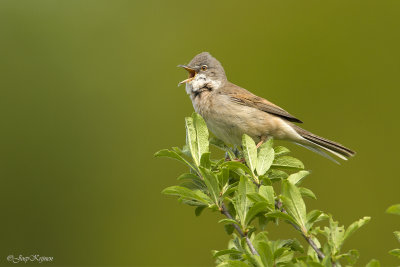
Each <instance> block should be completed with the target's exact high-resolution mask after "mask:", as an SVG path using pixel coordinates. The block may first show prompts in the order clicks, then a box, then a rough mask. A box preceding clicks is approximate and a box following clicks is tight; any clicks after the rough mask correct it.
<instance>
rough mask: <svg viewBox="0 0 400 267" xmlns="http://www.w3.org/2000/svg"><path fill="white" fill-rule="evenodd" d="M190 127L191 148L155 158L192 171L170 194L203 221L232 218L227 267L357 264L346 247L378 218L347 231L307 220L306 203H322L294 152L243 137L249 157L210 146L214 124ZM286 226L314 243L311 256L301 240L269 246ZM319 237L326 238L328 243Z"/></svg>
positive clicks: (223, 254)
mask: <svg viewBox="0 0 400 267" xmlns="http://www.w3.org/2000/svg"><path fill="white" fill-rule="evenodd" d="M185 126H186V145H185V146H183V148H182V149H180V148H177V147H174V148H172V149H169V150H168V149H164V150H161V151H159V152H157V153H156V154H155V156H156V157H169V158H173V159H175V160H178V161H180V162H181V163H184V164H185V165H187V166H188V167H189V172H187V173H184V174H182V175H180V176H179V177H178V180H179V181H180V182H181V183H180V185H177V186H171V187H168V188H166V189H164V190H163V193H164V194H167V195H174V196H177V197H178V200H179V201H180V202H182V203H185V204H187V205H190V206H194V207H195V214H196V216H200V214H201V213H202V211H203V210H205V209H209V210H211V211H217V212H219V213H221V214H223V215H224V216H225V217H226V218H224V219H221V220H220V221H219V222H220V223H223V224H224V228H225V230H226V232H227V233H228V234H229V235H231V236H232V239H231V240H230V242H229V244H228V249H225V250H220V251H214V252H213V256H214V258H215V259H216V264H217V265H218V266H219V267H223V266H254V267H272V266H284V265H285V266H286V265H290V266H328V267H329V266H341V264H342V262H343V261H346V263H347V264H348V265H353V264H355V262H356V261H357V259H358V256H359V255H358V252H357V251H356V250H350V251H348V252H342V246H343V243H344V242H345V241H346V240H347V239H348V237H350V236H351V235H352V234H353V233H354V232H355V231H356V230H357V229H359V228H360V227H362V226H363V225H364V224H366V223H367V222H368V221H369V220H370V218H369V217H364V218H362V219H360V220H358V221H356V222H354V223H353V224H351V225H350V226H349V227H348V228H347V229H345V228H344V227H343V226H339V224H338V222H336V221H334V220H333V218H332V216H331V215H328V214H326V213H324V212H322V211H319V210H312V211H309V212H307V208H306V204H305V201H304V198H311V199H316V196H315V194H314V193H313V192H312V191H311V190H310V189H308V188H305V187H302V186H301V183H302V181H303V180H304V179H305V178H306V177H307V176H308V175H309V172H308V171H307V170H305V169H304V164H303V163H302V162H301V161H300V160H298V159H296V158H294V157H292V156H290V155H289V153H290V151H289V150H288V149H287V148H285V147H282V146H274V144H273V140H272V139H269V140H268V141H267V142H265V143H264V144H262V145H261V146H260V147H259V148H257V147H256V145H255V142H254V140H253V139H252V138H251V137H249V136H247V135H243V138H242V149H241V150H240V151H234V150H232V149H231V148H230V147H228V146H226V145H225V144H224V143H223V142H222V141H220V140H218V139H215V138H211V139H209V133H208V129H207V127H206V124H205V122H204V120H203V119H202V118H201V116H200V115H198V114H196V113H194V114H193V115H192V116H191V117H188V118H186V119H185ZM210 144H212V145H214V146H216V147H218V148H220V149H222V150H223V151H225V152H226V153H227V155H228V159H225V158H222V159H212V158H211V153H210V149H209V146H210ZM278 192H279V193H278ZM280 220H281V221H284V222H286V223H289V224H290V225H292V226H293V227H294V228H295V229H296V230H297V231H299V232H300V234H301V236H302V237H303V238H304V239H305V240H306V241H307V243H308V248H307V250H305V249H304V247H303V246H302V245H301V244H300V242H299V241H297V240H296V239H289V240H275V241H272V240H269V239H268V236H267V233H266V232H265V231H264V229H265V228H266V227H267V226H268V224H269V223H275V224H278V222H279V221H280ZM235 230H236V232H237V234H235V233H234V231H235ZM318 237H324V240H325V242H324V243H321V242H320V240H319V238H318Z"/></svg>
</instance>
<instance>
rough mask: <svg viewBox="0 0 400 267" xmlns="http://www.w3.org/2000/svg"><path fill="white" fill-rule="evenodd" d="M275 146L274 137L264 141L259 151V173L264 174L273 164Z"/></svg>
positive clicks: (257, 168) (257, 167)
mask: <svg viewBox="0 0 400 267" xmlns="http://www.w3.org/2000/svg"><path fill="white" fill-rule="evenodd" d="M272 146H273V139H272V138H271V139H269V140H268V141H267V142H265V143H263V144H262V145H261V146H260V151H259V152H258V158H257V166H256V170H257V174H258V175H263V174H264V173H266V172H267V171H268V170H269V168H270V167H271V165H272V162H273V161H274V155H275V151H274V149H273V148H272Z"/></svg>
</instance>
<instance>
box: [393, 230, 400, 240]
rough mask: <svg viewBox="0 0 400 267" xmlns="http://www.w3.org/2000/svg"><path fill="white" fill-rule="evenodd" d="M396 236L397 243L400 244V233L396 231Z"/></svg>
mask: <svg viewBox="0 0 400 267" xmlns="http://www.w3.org/2000/svg"><path fill="white" fill-rule="evenodd" d="M393 233H394V236H395V237H396V238H397V241H399V242H400V231H394V232H393Z"/></svg>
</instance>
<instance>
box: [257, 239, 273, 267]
mask: <svg viewBox="0 0 400 267" xmlns="http://www.w3.org/2000/svg"><path fill="white" fill-rule="evenodd" d="M255 249H256V250H257V252H258V253H259V254H260V259H261V262H262V264H263V266H264V267H273V266H274V255H273V253H272V249H271V247H270V246H269V244H268V243H267V242H258V243H257V244H256V246H255Z"/></svg>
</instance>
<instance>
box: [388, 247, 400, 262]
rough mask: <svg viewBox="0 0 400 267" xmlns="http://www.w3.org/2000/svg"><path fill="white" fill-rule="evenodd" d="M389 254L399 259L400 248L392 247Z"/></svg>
mask: <svg viewBox="0 0 400 267" xmlns="http://www.w3.org/2000/svg"><path fill="white" fill-rule="evenodd" d="M389 254H390V255H392V256H395V257H397V258H399V259H400V248H395V249H392V250H391V251H389Z"/></svg>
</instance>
